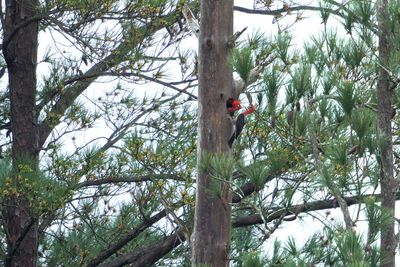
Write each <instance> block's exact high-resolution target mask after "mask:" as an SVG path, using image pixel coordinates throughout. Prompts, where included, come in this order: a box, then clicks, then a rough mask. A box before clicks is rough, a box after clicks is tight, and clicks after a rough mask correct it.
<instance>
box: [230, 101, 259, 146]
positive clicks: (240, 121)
mask: <svg viewBox="0 0 400 267" xmlns="http://www.w3.org/2000/svg"><path fill="white" fill-rule="evenodd" d="M226 108H227V110H228V114H229V116H230V118H231V120H232V124H233V131H232V135H231V137H230V138H229V141H228V145H229V147H230V148H232V145H233V142H234V141H235V140H236V139H237V138H238V137H239V135H240V133H241V132H242V131H243V127H244V125H245V124H246V120H245V116H247V115H249V114H251V113H253V112H254V111H255V110H256V107H255V106H254V105H251V106H250V107H249V108H247V109H246V110H245V111H244V112H242V113H240V114H239V115H238V116H237V118H236V121H235V123H233V122H234V121H233V116H234V115H235V112H236V111H238V110H240V109H241V108H242V106H241V104H240V101H239V100H237V99H233V98H229V99H228V101H227V103H226Z"/></svg>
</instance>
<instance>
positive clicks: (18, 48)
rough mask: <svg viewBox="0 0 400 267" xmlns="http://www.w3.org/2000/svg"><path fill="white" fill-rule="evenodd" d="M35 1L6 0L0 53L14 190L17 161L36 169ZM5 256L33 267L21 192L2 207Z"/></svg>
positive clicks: (33, 233) (33, 236) (32, 239)
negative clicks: (8, 111)
mask: <svg viewBox="0 0 400 267" xmlns="http://www.w3.org/2000/svg"><path fill="white" fill-rule="evenodd" d="M37 8H38V2H37V1H32V0H7V1H6V17H5V25H3V27H4V29H5V31H4V38H3V40H4V42H3V54H4V57H5V60H6V62H7V67H8V79H9V89H10V99H11V131H12V158H13V169H14V173H15V174H14V177H13V184H14V186H15V187H17V189H18V183H19V182H20V179H19V176H20V175H19V166H18V163H19V162H21V160H24V162H27V163H28V164H30V165H31V166H29V167H31V168H32V169H36V166H37V161H38V153H39V149H38V145H37V144H38V133H37V127H36V122H35V113H34V111H35V95H36V64H37V48H38V40H37V38H38V20H37V19H36V18H35V16H36V13H37ZM4 216H5V223H6V225H5V229H6V231H7V244H8V255H7V256H6V266H24V267H29V266H36V260H37V220H34V219H33V217H32V214H31V212H30V206H29V203H28V201H27V199H25V198H24V196H23V194H21V195H18V194H13V195H11V196H9V198H8V199H7V200H6V207H5V209H4Z"/></svg>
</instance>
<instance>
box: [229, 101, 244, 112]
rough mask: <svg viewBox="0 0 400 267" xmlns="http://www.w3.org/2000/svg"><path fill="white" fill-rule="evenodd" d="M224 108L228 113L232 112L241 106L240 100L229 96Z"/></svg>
mask: <svg viewBox="0 0 400 267" xmlns="http://www.w3.org/2000/svg"><path fill="white" fill-rule="evenodd" d="M226 108H227V109H228V112H229V113H233V112H235V111H237V110H239V109H241V108H242V106H241V105H240V101H239V100H237V99H233V98H229V99H228V101H227V103H226Z"/></svg>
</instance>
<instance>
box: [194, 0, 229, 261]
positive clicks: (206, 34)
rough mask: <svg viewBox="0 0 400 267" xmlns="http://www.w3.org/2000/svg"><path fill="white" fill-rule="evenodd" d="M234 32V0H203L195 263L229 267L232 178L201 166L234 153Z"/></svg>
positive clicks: (200, 45) (200, 47) (200, 44)
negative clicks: (230, 106) (230, 108)
mask: <svg viewBox="0 0 400 267" xmlns="http://www.w3.org/2000/svg"><path fill="white" fill-rule="evenodd" d="M232 35H233V1H232V0H224V1H217V0H205V1H201V20H200V38H199V56H200V58H199V59H200V62H199V100H198V101H199V102H198V104H199V110H198V112H199V114H198V116H199V126H198V166H199V167H198V176H197V192H196V210H195V219H194V230H193V235H192V243H191V245H192V264H193V265H194V266H196V265H202V264H204V265H208V266H218V267H223V266H228V265H229V253H230V237H231V206H230V203H231V190H230V181H229V180H227V181H219V182H221V184H220V190H219V193H218V195H216V194H215V193H211V191H214V192H215V188H214V189H211V187H213V186H214V187H215V183H213V182H212V179H213V178H212V176H211V175H210V172H209V170H207V169H205V168H204V166H202V162H203V161H204V160H205V157H208V156H210V155H212V154H214V155H216V154H218V155H226V156H229V155H230V149H229V147H228V139H229V136H230V133H231V127H232V126H231V123H230V121H229V120H228V118H227V112H226V101H227V100H228V98H229V97H231V96H233V85H232V81H233V77H232V70H231V68H230V66H229V55H230V48H229V45H228V43H229V39H230V38H231V36H232ZM214 179H215V178H214Z"/></svg>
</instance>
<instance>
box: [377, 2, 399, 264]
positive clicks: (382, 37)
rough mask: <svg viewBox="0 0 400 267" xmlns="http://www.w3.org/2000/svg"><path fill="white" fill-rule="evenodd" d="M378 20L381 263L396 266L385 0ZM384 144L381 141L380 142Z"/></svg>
mask: <svg viewBox="0 0 400 267" xmlns="http://www.w3.org/2000/svg"><path fill="white" fill-rule="evenodd" d="M377 7H378V10H377V12H378V13H377V17H378V24H379V26H378V27H379V33H378V34H379V63H380V65H381V66H383V67H381V68H380V71H379V79H378V86H377V97H378V127H377V131H378V143H379V144H380V162H379V163H380V184H381V190H382V204H381V213H382V215H381V216H382V219H381V266H382V267H392V266H395V248H396V239H395V233H394V226H395V220H394V211H395V203H396V191H397V185H396V180H395V179H394V176H393V145H392V126H391V118H392V112H393V109H392V101H391V98H392V95H393V92H392V89H391V88H390V76H389V73H388V71H387V69H389V58H390V53H391V49H390V45H389V34H390V32H389V28H388V23H387V22H386V21H387V20H388V18H389V14H388V4H387V0H381V1H379V2H378V6H377ZM382 144H383V145H382Z"/></svg>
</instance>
